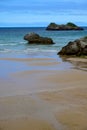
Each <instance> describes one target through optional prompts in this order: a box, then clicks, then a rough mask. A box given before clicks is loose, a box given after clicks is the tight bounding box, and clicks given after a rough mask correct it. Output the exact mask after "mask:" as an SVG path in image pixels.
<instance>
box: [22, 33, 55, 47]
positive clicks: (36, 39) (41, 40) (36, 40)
mask: <svg viewBox="0 0 87 130" xmlns="http://www.w3.org/2000/svg"><path fill="white" fill-rule="evenodd" d="M24 40H27V41H28V43H29V44H37V45H38V44H44V45H46V44H47V45H48V44H54V42H53V40H52V39H51V38H48V37H41V36H39V35H38V34H36V33H34V32H33V33H29V34H26V35H25V36H24Z"/></svg>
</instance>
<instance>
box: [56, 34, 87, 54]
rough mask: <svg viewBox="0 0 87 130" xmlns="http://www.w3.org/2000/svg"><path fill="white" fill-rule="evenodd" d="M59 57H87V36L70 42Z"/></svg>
mask: <svg viewBox="0 0 87 130" xmlns="http://www.w3.org/2000/svg"><path fill="white" fill-rule="evenodd" d="M58 54H59V55H76V56H79V55H87V36H86V37H84V38H81V39H77V40H75V41H71V42H69V43H68V44H67V45H66V46H64V47H63V48H62V50H60V52H58Z"/></svg>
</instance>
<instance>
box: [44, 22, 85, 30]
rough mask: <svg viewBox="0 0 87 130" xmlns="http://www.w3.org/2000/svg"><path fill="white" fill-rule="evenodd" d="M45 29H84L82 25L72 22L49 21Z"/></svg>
mask: <svg viewBox="0 0 87 130" xmlns="http://www.w3.org/2000/svg"><path fill="white" fill-rule="evenodd" d="M46 30H54V31H55V30H59V31H60V30H84V29H83V28H82V27H78V26H77V25H75V24H74V23H71V22H69V23H67V24H61V25H58V24H56V23H50V24H49V25H48V26H47V28H46Z"/></svg>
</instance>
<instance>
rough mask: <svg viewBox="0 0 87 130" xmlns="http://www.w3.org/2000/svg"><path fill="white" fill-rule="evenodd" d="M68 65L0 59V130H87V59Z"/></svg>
mask: <svg viewBox="0 0 87 130" xmlns="http://www.w3.org/2000/svg"><path fill="white" fill-rule="evenodd" d="M68 61H70V62H72V63H68ZM68 61H62V60H59V61H58V60H57V59H56V58H17V57H16V58H15V57H13V58H12V57H4V58H0V63H1V69H0V71H1V74H0V130H86V129H87V69H86V67H87V66H86V65H87V59H86V60H85V61H84V60H83V58H80V59H79V58H77V59H75V58H71V59H69V60H68ZM84 62H85V63H84ZM80 63H81V64H80ZM82 63H83V64H84V66H82V65H83V64H82ZM84 67H85V68H84Z"/></svg>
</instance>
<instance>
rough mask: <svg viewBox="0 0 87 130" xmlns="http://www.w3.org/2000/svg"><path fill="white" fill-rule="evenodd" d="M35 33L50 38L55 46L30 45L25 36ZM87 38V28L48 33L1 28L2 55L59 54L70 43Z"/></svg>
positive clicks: (40, 29)
mask: <svg viewBox="0 0 87 130" xmlns="http://www.w3.org/2000/svg"><path fill="white" fill-rule="evenodd" d="M30 32H35V33H37V34H39V35H40V36H43V37H50V38H52V39H53V41H54V42H55V44H54V45H30V44H27V41H25V40H24V39H23V37H24V35H25V34H27V33H30ZM84 36H87V28H86V27H85V30H81V31H46V30H45V28H44V27H30V28H29V27H28V28H24V27H22V28H0V54H25V55H26V54H28V55H30V56H33V55H41V54H45V55H50V54H52V53H55V54H57V52H58V51H59V50H60V49H61V48H62V47H63V46H65V45H66V44H67V43H68V42H69V41H73V40H75V39H78V38H81V37H84Z"/></svg>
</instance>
